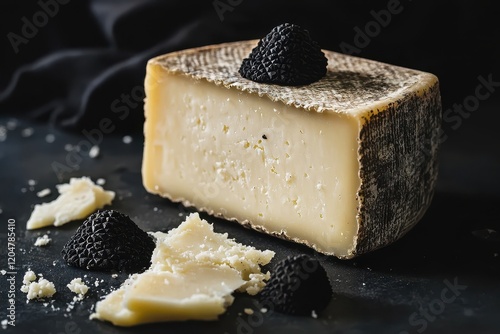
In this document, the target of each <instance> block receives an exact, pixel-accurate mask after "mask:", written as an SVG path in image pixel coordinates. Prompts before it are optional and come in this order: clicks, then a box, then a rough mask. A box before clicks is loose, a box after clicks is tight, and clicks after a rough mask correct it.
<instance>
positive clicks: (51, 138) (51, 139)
mask: <svg viewBox="0 0 500 334" xmlns="http://www.w3.org/2000/svg"><path fill="white" fill-rule="evenodd" d="M55 140H56V136H54V135H53V134H52V133H49V134H47V135H46V136H45V141H46V142H47V143H49V144H50V143H53V142H54V141H55Z"/></svg>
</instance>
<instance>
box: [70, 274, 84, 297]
mask: <svg viewBox="0 0 500 334" xmlns="http://www.w3.org/2000/svg"><path fill="white" fill-rule="evenodd" d="M66 286H67V287H68V289H70V290H71V292H74V293H76V294H78V298H79V299H82V298H83V296H84V295H85V294H86V293H87V292H88V291H89V287H88V286H87V285H85V283H84V282H83V281H82V279H81V278H80V277H78V278H74V279H73V280H71V282H70V283H69V284H67V285H66Z"/></svg>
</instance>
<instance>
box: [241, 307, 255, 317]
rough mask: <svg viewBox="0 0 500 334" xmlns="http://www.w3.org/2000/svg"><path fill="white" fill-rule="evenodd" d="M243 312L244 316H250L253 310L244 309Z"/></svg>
mask: <svg viewBox="0 0 500 334" xmlns="http://www.w3.org/2000/svg"><path fill="white" fill-rule="evenodd" d="M243 312H245V313H246V314H248V315H252V314H253V310H252V309H251V308H245V309H244V310H243Z"/></svg>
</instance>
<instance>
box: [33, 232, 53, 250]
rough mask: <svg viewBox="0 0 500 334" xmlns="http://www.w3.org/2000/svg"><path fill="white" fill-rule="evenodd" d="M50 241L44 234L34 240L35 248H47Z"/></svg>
mask: <svg viewBox="0 0 500 334" xmlns="http://www.w3.org/2000/svg"><path fill="white" fill-rule="evenodd" d="M51 241H52V239H51V238H49V236H48V235H47V234H44V235H43V236H41V237H38V238H36V241H35V246H37V247H43V246H47V245H48V244H49V243H50V242H51Z"/></svg>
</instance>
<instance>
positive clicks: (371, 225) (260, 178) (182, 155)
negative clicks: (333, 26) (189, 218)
mask: <svg viewBox="0 0 500 334" xmlns="http://www.w3.org/2000/svg"><path fill="white" fill-rule="evenodd" d="M257 42H258V41H257V40H251V41H242V42H234V43H226V44H220V45H211V46H206V47H201V48H196V49H189V50H183V51H179V52H173V53H169V54H166V55H161V56H158V57H156V58H153V59H151V60H150V61H149V62H148V65H147V73H146V78H145V91H146V99H145V117H146V122H145V125H144V133H145V146H144V157H143V166H142V177H143V184H144V186H145V188H146V190H147V191H149V192H151V193H154V194H158V195H160V196H163V197H166V198H168V199H170V200H172V201H176V202H182V203H183V204H184V205H186V206H194V207H196V208H197V209H198V210H200V211H206V212H208V213H209V214H212V215H216V216H221V217H224V218H226V219H229V220H235V221H237V222H239V223H241V224H243V225H245V226H247V227H251V228H253V229H256V230H258V231H261V232H265V233H269V234H271V235H274V236H277V237H280V238H285V239H287V240H290V241H294V242H298V243H302V244H306V245H308V246H310V247H312V248H314V249H315V250H317V251H319V252H321V253H324V254H329V255H334V256H336V257H339V258H352V257H354V256H356V255H360V254H363V253H367V252H370V251H373V250H375V249H378V248H381V247H384V246H386V245H388V244H391V243H393V242H395V241H396V240H398V239H400V238H401V237H402V236H403V235H405V234H406V233H407V232H408V231H409V230H410V229H411V228H412V227H413V226H414V225H415V224H416V223H417V222H418V221H419V220H420V219H421V218H422V216H423V215H424V213H425V212H426V210H427V208H428V206H429V204H430V202H431V200H432V195H433V192H434V188H435V184H436V180H437V171H438V159H437V155H438V148H439V145H438V144H439V143H438V138H439V131H440V124H441V101H440V93H439V82H438V79H437V78H436V76H434V75H432V74H430V73H426V72H421V71H416V70H413V69H407V68H402V67H397V66H393V65H389V64H384V63H380V62H376V61H372V60H368V59H362V58H358V57H353V56H347V55H343V54H339V53H335V52H332V51H326V50H324V53H325V55H326V57H327V59H328V71H327V74H326V75H325V77H323V78H322V79H321V80H319V81H317V82H314V83H312V84H310V85H305V86H295V87H289V86H280V85H272V84H261V83H256V82H253V81H250V80H247V79H245V78H242V77H241V76H240V75H239V73H238V69H239V66H240V64H241V61H242V60H243V58H245V57H246V56H247V55H248V54H249V53H250V51H251V50H252V48H253V47H255V45H256V44H257Z"/></svg>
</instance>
